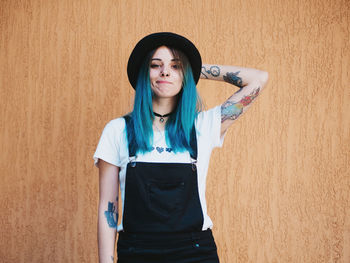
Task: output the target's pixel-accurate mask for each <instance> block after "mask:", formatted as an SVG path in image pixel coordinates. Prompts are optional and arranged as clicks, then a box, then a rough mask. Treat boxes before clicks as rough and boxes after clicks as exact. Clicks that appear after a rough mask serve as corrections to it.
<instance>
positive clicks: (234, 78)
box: [223, 71, 243, 88]
mask: <svg viewBox="0 0 350 263" xmlns="http://www.w3.org/2000/svg"><path fill="white" fill-rule="evenodd" d="M238 74H239V71H237V72H235V73H233V72H227V73H226V75H224V76H223V78H224V81H226V82H228V83H230V84H232V85H235V86H237V87H239V88H243V81H242V78H240V77H238Z"/></svg>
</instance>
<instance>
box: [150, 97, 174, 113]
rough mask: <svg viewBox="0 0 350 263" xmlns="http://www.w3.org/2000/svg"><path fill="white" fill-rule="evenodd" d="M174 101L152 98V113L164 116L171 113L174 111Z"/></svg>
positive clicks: (172, 99) (171, 99)
mask: <svg viewBox="0 0 350 263" xmlns="http://www.w3.org/2000/svg"><path fill="white" fill-rule="evenodd" d="M175 105H176V99H174V98H153V101H152V106H153V111H154V112H156V113H158V114H160V115H165V114H168V113H170V112H172V111H173V110H174V109H175Z"/></svg>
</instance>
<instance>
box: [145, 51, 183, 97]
mask: <svg viewBox="0 0 350 263" xmlns="http://www.w3.org/2000/svg"><path fill="white" fill-rule="evenodd" d="M149 77H150V81H151V88H152V90H153V92H154V95H155V96H156V97H158V98H172V97H175V96H176V95H177V94H179V92H180V90H181V88H182V80H183V73H182V66H181V61H180V60H179V59H177V58H174V56H173V54H172V52H171V50H170V49H169V48H167V47H166V46H161V47H159V48H158V49H157V50H156V52H155V53H154V55H153V56H152V58H151V63H150V70H149Z"/></svg>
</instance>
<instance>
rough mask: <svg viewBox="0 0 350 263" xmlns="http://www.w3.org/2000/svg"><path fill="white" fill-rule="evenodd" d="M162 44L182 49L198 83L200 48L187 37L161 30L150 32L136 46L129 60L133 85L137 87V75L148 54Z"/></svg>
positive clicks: (129, 73)
mask: <svg viewBox="0 0 350 263" xmlns="http://www.w3.org/2000/svg"><path fill="white" fill-rule="evenodd" d="M160 46H168V47H173V48H176V49H178V50H181V51H182V52H183V53H184V54H185V55H186V56H187V58H188V60H189V62H190V64H191V68H192V72H193V79H194V81H195V83H196V84H197V83H198V80H199V77H200V74H201V69H202V59H201V55H200V54H199V51H198V49H197V48H196V47H195V45H194V44H193V43H192V42H191V41H189V40H188V39H187V38H185V37H183V36H180V35H178V34H174V33H171V32H159V33H154V34H150V35H148V36H145V37H144V38H142V39H141V40H140V41H139V42H138V43H137V44H136V46H135V48H134V49H133V51H132V52H131V55H130V57H129V61H128V67H127V71H128V78H129V81H130V83H131V86H132V87H133V88H134V89H136V82H137V77H138V74H139V69H140V67H141V65H142V63H143V61H144V59H145V57H146V55H147V54H148V53H149V52H150V51H152V50H154V49H156V48H157V47H160Z"/></svg>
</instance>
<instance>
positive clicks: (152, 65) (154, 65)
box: [151, 64, 160, 68]
mask: <svg viewBox="0 0 350 263" xmlns="http://www.w3.org/2000/svg"><path fill="white" fill-rule="evenodd" d="M158 67H160V66H159V65H157V64H151V68H158Z"/></svg>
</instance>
